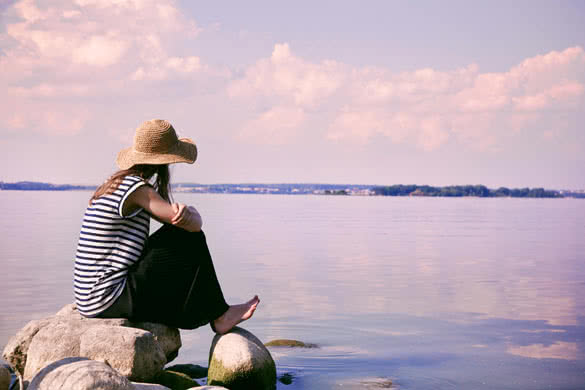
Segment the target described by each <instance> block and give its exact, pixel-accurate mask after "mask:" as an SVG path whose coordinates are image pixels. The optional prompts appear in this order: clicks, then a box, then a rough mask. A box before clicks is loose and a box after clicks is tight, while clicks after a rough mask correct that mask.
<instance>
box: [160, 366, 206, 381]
mask: <svg viewBox="0 0 585 390" xmlns="http://www.w3.org/2000/svg"><path fill="white" fill-rule="evenodd" d="M165 369H166V370H169V371H174V372H180V373H183V374H186V375H189V376H190V377H191V378H194V379H199V378H205V377H206V376H207V368H206V367H201V366H199V365H197V364H175V365H174V366H170V367H166V368H165Z"/></svg>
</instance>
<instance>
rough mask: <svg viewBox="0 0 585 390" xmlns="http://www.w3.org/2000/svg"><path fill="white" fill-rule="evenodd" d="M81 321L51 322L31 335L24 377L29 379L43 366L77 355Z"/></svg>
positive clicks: (81, 328) (81, 331)
mask: <svg viewBox="0 0 585 390" xmlns="http://www.w3.org/2000/svg"><path fill="white" fill-rule="evenodd" d="M80 324H81V321H69V322H60V321H58V322H51V323H49V324H48V325H46V326H44V327H43V328H42V329H41V330H39V331H38V332H37V334H36V335H35V336H34V337H33V339H32V341H31V343H30V345H29V347H28V357H27V359H26V367H25V368H24V375H23V376H24V379H25V380H30V379H31V378H32V377H34V376H35V375H36V374H37V373H38V372H39V371H41V370H42V369H43V368H44V367H45V366H47V365H49V364H51V363H53V362H56V361H58V360H61V359H64V358H67V357H76V356H79V341H80V336H81V334H82V333H83V331H84V328H83V327H82V326H80Z"/></svg>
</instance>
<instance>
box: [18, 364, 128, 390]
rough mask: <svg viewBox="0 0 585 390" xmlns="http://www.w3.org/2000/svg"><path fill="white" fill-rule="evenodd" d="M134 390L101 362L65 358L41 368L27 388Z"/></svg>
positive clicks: (121, 377)
mask: <svg viewBox="0 0 585 390" xmlns="http://www.w3.org/2000/svg"><path fill="white" fill-rule="evenodd" d="M56 389H68V390H69V389H70V390H134V386H133V385H132V383H130V381H129V380H128V379H127V378H126V377H124V376H122V375H120V374H119V373H117V372H116V371H115V370H114V369H113V368H111V367H110V366H108V365H107V364H105V363H102V362H96V361H94V360H89V359H85V358H79V357H74V358H65V359H62V360H59V361H56V362H53V363H51V364H50V365H48V366H47V367H45V368H43V369H42V370H41V371H40V372H39V373H38V374H37V375H35V377H34V378H33V380H32V381H31V382H30V384H29V386H28V388H27V390H56Z"/></svg>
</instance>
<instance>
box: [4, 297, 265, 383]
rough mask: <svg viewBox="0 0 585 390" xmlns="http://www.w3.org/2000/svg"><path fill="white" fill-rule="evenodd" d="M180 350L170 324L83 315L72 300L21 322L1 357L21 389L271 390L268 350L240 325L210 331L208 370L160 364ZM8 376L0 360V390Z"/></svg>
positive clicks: (8, 380) (166, 362)
mask: <svg viewBox="0 0 585 390" xmlns="http://www.w3.org/2000/svg"><path fill="white" fill-rule="evenodd" d="M180 348H181V336H180V333H179V330H178V329H176V328H171V327H168V326H166V325H162V324H156V323H148V322H131V321H129V320H127V319H123V318H115V319H93V318H91V319H90V318H84V317H83V316H81V315H80V314H79V313H78V312H77V310H76V309H75V306H74V305H67V306H65V307H64V308H63V309H61V310H60V311H59V312H57V313H56V314H55V315H53V316H50V317H47V318H43V319H39V320H33V321H30V322H29V323H28V324H26V325H25V326H24V328H22V329H21V330H20V331H19V332H18V333H17V334H16V335H14V336H13V337H12V338H11V339H10V341H9V342H8V344H7V345H6V347H5V348H4V352H3V358H4V359H5V360H6V361H7V362H8V363H9V364H10V365H11V367H12V368H13V370H14V371H15V372H17V373H18V374H19V376H21V377H22V379H23V383H22V384H23V388H26V389H27V390H53V389H75V390H100V389H103V390H187V389H203V390H204V389H216V390H220V389H229V390H238V389H257V390H274V389H276V366H275V363H274V360H273V359H272V356H271V355H270V352H269V351H268V349H266V347H265V346H264V345H263V344H262V343H261V342H260V340H259V339H258V338H257V337H256V336H254V335H253V334H252V333H250V332H249V331H246V330H244V329H242V328H239V327H235V328H234V329H232V331H230V332H229V333H227V334H225V335H216V336H215V337H214V339H213V342H212V346H211V349H210V353H209V361H210V366H209V369H208V370H206V369H205V368H203V367H199V366H194V365H175V366H171V367H168V366H167V365H168V363H170V362H171V361H172V360H173V359H175V358H176V357H177V355H178V353H179V349H180ZM165 366H167V368H166V369H165ZM205 376H207V385H206V386H201V385H200V383H199V382H197V380H196V379H198V378H202V377H205ZM10 381H11V379H10V372H9V371H8V370H7V369H6V368H5V367H2V366H0V390H7V389H8V388H9V386H10ZM13 388H14V386H13ZM16 388H18V386H17V387H16Z"/></svg>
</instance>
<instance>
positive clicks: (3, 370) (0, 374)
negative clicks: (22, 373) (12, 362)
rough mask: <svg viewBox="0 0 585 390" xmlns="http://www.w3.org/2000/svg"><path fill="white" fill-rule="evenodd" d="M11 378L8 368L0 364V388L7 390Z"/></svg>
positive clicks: (0, 389)
mask: <svg viewBox="0 0 585 390" xmlns="http://www.w3.org/2000/svg"><path fill="white" fill-rule="evenodd" d="M11 380H12V378H11V374H10V370H9V369H8V368H7V367H4V366H0V390H8V388H9V387H10V381H11Z"/></svg>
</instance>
